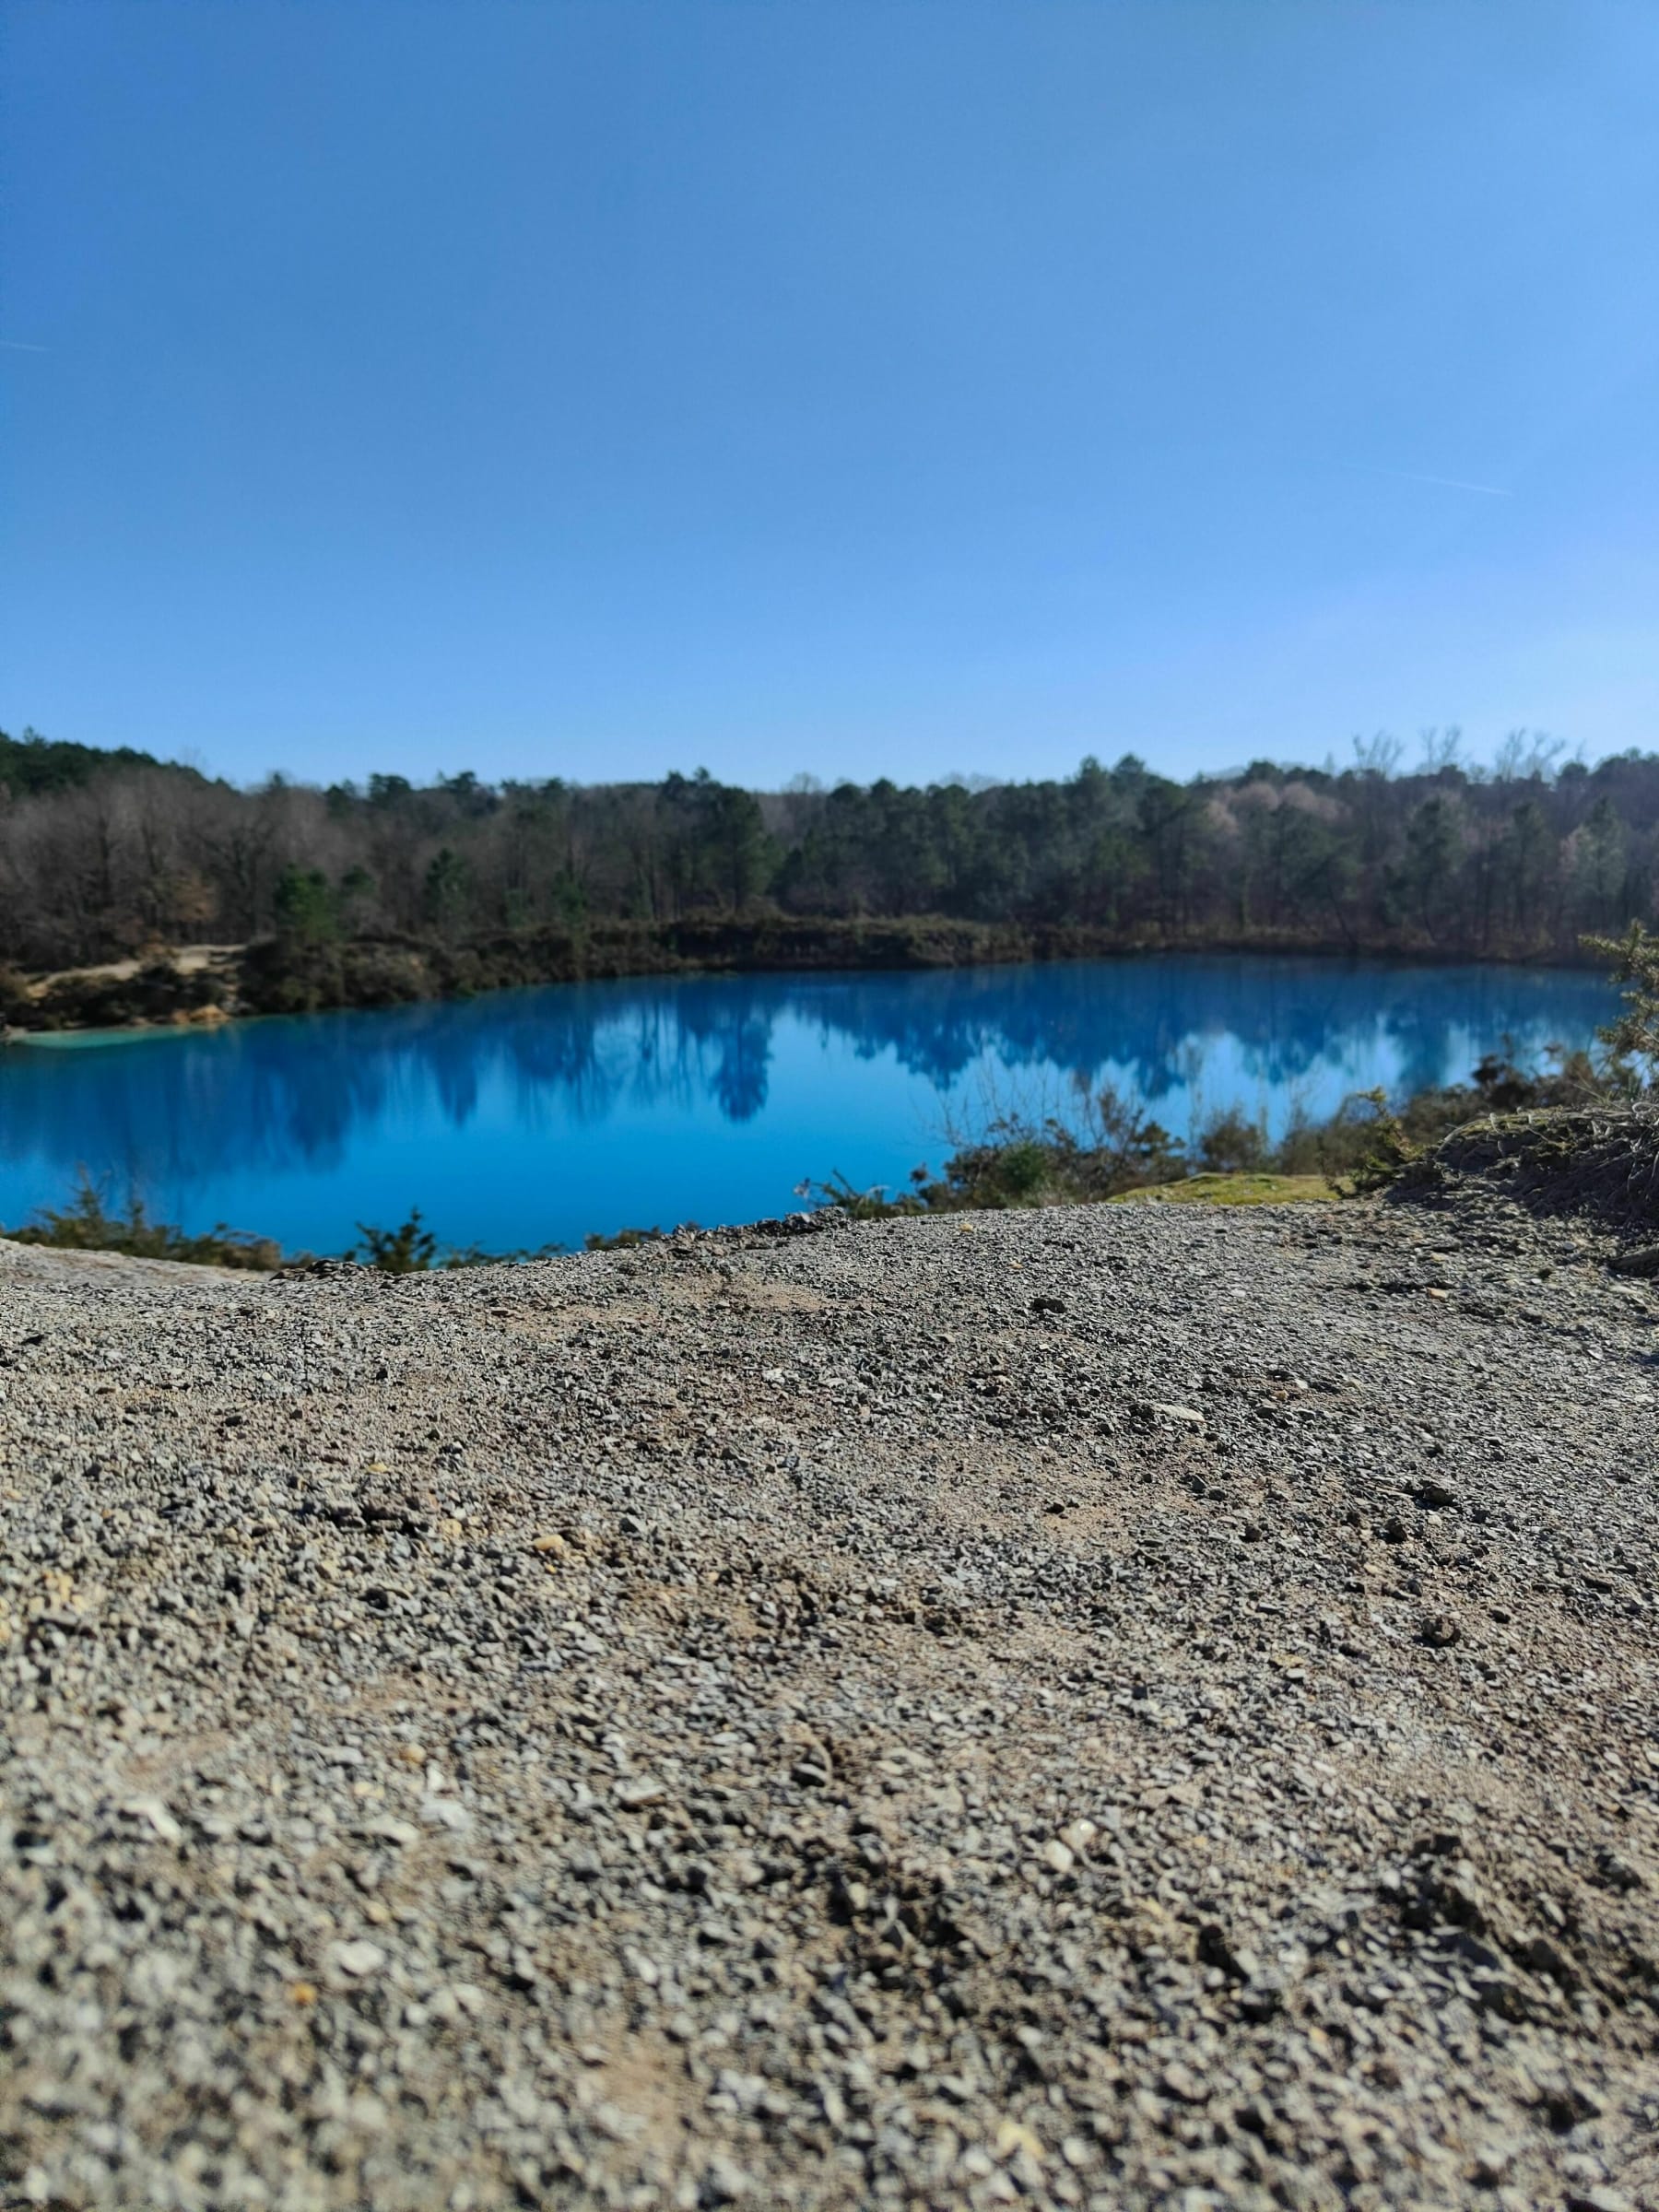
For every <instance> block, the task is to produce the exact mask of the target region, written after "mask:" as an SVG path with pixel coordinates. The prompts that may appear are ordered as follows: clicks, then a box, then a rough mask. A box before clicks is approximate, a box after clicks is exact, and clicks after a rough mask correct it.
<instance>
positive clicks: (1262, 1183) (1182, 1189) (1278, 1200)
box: [1106, 1175, 1340, 1206]
mask: <svg viewBox="0 0 1659 2212" xmlns="http://www.w3.org/2000/svg"><path fill="white" fill-rule="evenodd" d="M1338 1196H1340V1193H1339V1192H1338V1190H1337V1188H1336V1186H1335V1183H1334V1182H1328V1181H1327V1180H1326V1178H1325V1177H1324V1176H1323V1175H1187V1176H1183V1177H1182V1180H1181V1182H1156V1183H1153V1184H1151V1185H1150V1186H1149V1187H1148V1188H1147V1189H1146V1190H1144V1191H1120V1192H1119V1193H1118V1194H1117V1196H1116V1197H1114V1198H1109V1199H1108V1200H1107V1201H1106V1203H1107V1205H1108V1206H1311V1205H1324V1204H1325V1203H1326V1202H1327V1201H1328V1200H1330V1199H1333V1198H1336V1197H1338Z"/></svg>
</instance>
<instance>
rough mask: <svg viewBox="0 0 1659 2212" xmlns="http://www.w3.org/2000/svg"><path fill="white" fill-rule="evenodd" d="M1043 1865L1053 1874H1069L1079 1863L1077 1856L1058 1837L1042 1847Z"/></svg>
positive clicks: (1054, 1837) (1052, 1838) (1053, 1837)
mask: <svg viewBox="0 0 1659 2212" xmlns="http://www.w3.org/2000/svg"><path fill="white" fill-rule="evenodd" d="M1042 1863H1043V1865H1045V1866H1046V1867H1047V1868H1048V1870H1049V1872H1050V1873H1051V1874H1069V1873H1070V1872H1071V1870H1072V1868H1073V1867H1074V1866H1075V1865H1077V1853H1076V1852H1075V1851H1073V1850H1072V1848H1071V1846H1070V1844H1068V1843H1062V1842H1061V1841H1060V1839H1059V1837H1058V1836H1051V1837H1050V1838H1049V1840H1048V1841H1047V1842H1046V1843H1045V1844H1044V1845H1043V1847H1042Z"/></svg>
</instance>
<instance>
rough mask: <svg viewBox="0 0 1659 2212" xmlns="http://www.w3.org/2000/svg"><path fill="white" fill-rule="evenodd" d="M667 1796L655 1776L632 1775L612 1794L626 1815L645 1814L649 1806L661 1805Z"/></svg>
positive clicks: (618, 1785) (620, 1783)
mask: <svg viewBox="0 0 1659 2212" xmlns="http://www.w3.org/2000/svg"><path fill="white" fill-rule="evenodd" d="M667 1794H668V1793H667V1791H666V1790H665V1788H664V1787H663V1785H662V1783H660V1782H659V1781H658V1780H657V1779H656V1777H655V1775H654V1774H630V1775H629V1776H627V1777H626V1779H625V1780H623V1781H621V1782H619V1783H618V1784H617V1786H616V1788H615V1789H614V1790H613V1791H612V1792H611V1796H612V1797H613V1799H614V1800H615V1801H616V1803H617V1804H618V1805H619V1806H621V1808H622V1810H623V1811H624V1812H625V1813H639V1812H643V1811H644V1809H645V1808H646V1806H652V1805H661V1804H662V1803H663V1802H664V1800H665V1798H666V1797H667Z"/></svg>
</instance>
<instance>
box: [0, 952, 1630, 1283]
mask: <svg viewBox="0 0 1659 2212" xmlns="http://www.w3.org/2000/svg"><path fill="white" fill-rule="evenodd" d="M1613 1005H1614V997H1613V994H1612V991H1611V989H1610V988H1609V986H1608V985H1606V983H1605V982H1602V981H1601V979H1600V978H1599V977H1597V976H1594V975H1591V974H1583V973H1579V972H1576V971H1550V970H1538V969H1503V968H1467V967H1465V968H1394V967H1389V966H1385V965H1381V964H1374V963H1356V964H1339V963H1336V962H1333V961H1324V960H1318V961H1316V960H1292V959H1240V958H1218V959H1199V958H1189V957H1186V956H1167V957H1160V958H1156V959H1125V960H1113V961H1087V962H1078V963H1076V964H1065V965H1056V966H1052V967H1033V968H981V969H957V970H950V971H942V972H941V971H930V972H925V973H902V974H882V975H871V974H863V973H861V974H844V975H756V976H719V977H688V978H664V977H649V978H642V979H637V980H634V981H630V982H617V983H581V984H561V985H556V986H552V987H549V988H547V989H544V990H534V991H513V992H504V993H500V994H496V995H493V996H490V997H485V998H477V999H472V1000H467V1001H465V1002H462V1003H460V1004H457V1005H450V1006H406V1007H397V1008H394V1009H391V1010H388V1011H386V1012H382V1013H369V1014H319V1015H310V1016H305V1017H300V1018H292V1019H279V1020H263V1021H250V1022H243V1023H233V1024H230V1025H229V1026H228V1027H226V1028H224V1029H222V1030H217V1031H194V1030H155V1031H144V1032H138V1033H136V1034H125V1035H111V1034H108V1033H106V1034H103V1035H101V1036H91V1037H76V1038H65V1039H59V1040H55V1041H49V1042H30V1043H28V1044H19V1045H12V1046H8V1047H6V1048H3V1049H0V1222H5V1223H8V1224H10V1225H12V1226H14V1227H15V1226H17V1225H18V1224H19V1223H21V1222H22V1221H24V1220H25V1219H26V1218H28V1216H29V1214H30V1212H31V1211H32V1209H33V1208H35V1207H36V1206H41V1205H42V1204H48V1203H55V1202H58V1201H60V1200H61V1199H63V1198H64V1197H65V1196H66V1195H67V1194H68V1193H69V1191H70V1189H71V1188H72V1186H73V1184H74V1182H75V1179H76V1173H77V1171H78V1170H79V1169H81V1168H82V1167H84V1168H85V1169H86V1170H87V1171H88V1172H89V1173H90V1174H92V1175H93V1177H94V1178H95V1179H99V1180H100V1181H102V1182H105V1183H106V1184H107V1186H108V1193H109V1196H110V1198H111V1200H112V1202H118V1203H124V1201H125V1200H126V1198H127V1196H128V1194H130V1193H131V1192H132V1191H133V1190H137V1191H139V1192H141V1193H142V1194H143V1195H144V1197H145V1199H146V1201H147V1204H148V1205H149V1206H150V1209H151V1211H152V1213H154V1214H156V1215H159V1216H161V1217H164V1218H167V1219H169V1220H173V1221H178V1222H180V1223H181V1224H182V1225H183V1226H184V1227H185V1228H187V1229H190V1230H205V1229H209V1228H211V1227H212V1226H213V1225H214V1224H215V1223H216V1222H219V1221H223V1222H228V1223H229V1224H230V1225H231V1226H233V1227H235V1228H239V1229H244V1230H254V1231H257V1232H259V1233H260V1234H262V1235H265V1236H271V1237H275V1238H277V1239H278V1240H279V1241H280V1242H281V1243H282V1244H283V1245H284V1246H285V1247H287V1248H288V1249H290V1250H309V1251H312V1252H316V1253H338V1252H342V1251H344V1250H345V1249H346V1248H347V1246H348V1245H349V1244H350V1243H351V1242H352V1241H353V1240H354V1238H355V1236H356V1233H357V1232H356V1227H355V1225H356V1224H357V1223H359V1222H362V1221H368V1222H373V1223H376V1224H380V1225H386V1226H391V1225H394V1224H395V1223H396V1222H398V1221H401V1220H402V1219H403V1218H404V1217H405V1216H406V1214H407V1213H408V1211H409V1208H410V1207H411V1206H419V1207H420V1209H421V1212H422V1214H423V1215H424V1216H425V1218H426V1220H427V1222H428V1224H429V1226H430V1227H431V1228H432V1229H433V1230H435V1231H436V1232H437V1234H438V1236H439V1238H440V1239H441V1240H442V1241H446V1242H452V1243H457V1244H466V1243H475V1242H476V1243H480V1244H483V1245H486V1246H488V1247H490V1248H492V1249H503V1248H517V1247H522V1246H534V1245H539V1244H543V1243H547V1242H553V1243H560V1244H565V1245H569V1246H571V1247H579V1246H580V1244H581V1242H582V1238H583V1236H584V1235H586V1234H587V1233H588V1232H589V1231H590V1230H617V1229H620V1228H622V1227H624V1226H641V1227H643V1226H651V1225H655V1224H660V1225H662V1226H665V1227H667V1226H672V1225H673V1224H674V1223H676V1222H677V1221H684V1220H696V1221H700V1222H702V1223H704V1224H705V1225H707V1224H712V1223H715V1222H723V1221H743V1220H751V1219H754V1218H757V1217H759V1216H761V1215H769V1214H779V1213H785V1212H788V1211H789V1210H791V1208H793V1207H794V1206H798V1205H799V1204H800V1203H801V1201H800V1200H799V1199H798V1198H797V1197H796V1195H795V1190H796V1186H797V1185H798V1184H799V1183H801V1182H803V1181H804V1180H805V1179H806V1178H809V1177H810V1178H814V1179H819V1180H821V1179H824V1178H827V1177H829V1176H830V1174H831V1173H832V1172H833V1171H841V1172H843V1173H845V1174H846V1175H848V1176H849V1177H851V1179H852V1180H853V1182H855V1183H856V1184H858V1185H859V1186H860V1187H865V1186H867V1185H869V1184H871V1183H876V1182H885V1183H887V1184H888V1185H893V1184H898V1183H900V1182H903V1181H904V1180H905V1178H906V1177H907V1175H908V1174H909V1172H910V1171H911V1170H912V1168H913V1167H915V1166H916V1165H917V1164H918V1163H920V1162H922V1161H926V1162H928V1163H929V1164H930V1165H931V1166H932V1167H933V1168H935V1170H936V1169H937V1168H939V1167H940V1166H941V1165H942V1163H943V1160H944V1159H945V1155H946V1153H947V1151H948V1150H949V1149H950V1142H949V1136H948V1134H947V1132H948V1131H949V1130H951V1129H962V1130H969V1131H971V1130H973V1129H975V1128H977V1127H980V1126H982V1125H983V1123H984V1121H985V1119H986V1118H987V1116H988V1114H989V1112H991V1111H993V1110H994V1108H995V1107H996V1106H997V1105H999V1104H1000V1105H1010V1104H1013V1105H1024V1106H1026V1107H1028V1108H1036V1109H1039V1110H1041V1109H1044V1108H1048V1107H1052V1106H1053V1105H1056V1104H1063V1103H1064V1101H1065V1099H1066V1097H1067V1096H1068V1095H1069V1094H1070V1092H1071V1090H1072V1087H1073V1085H1074V1084H1075V1083H1076V1082H1077V1081H1084V1082H1087V1083H1088V1084H1091V1085H1092V1084H1098V1083H1101V1082H1111V1083H1112V1084H1114V1085H1115V1086H1117V1088H1119V1089H1120V1091H1122V1092H1123V1093H1124V1095H1126V1096H1132V1097H1134V1098H1136V1099H1138V1100H1142V1101H1144V1102H1146V1103H1147V1105H1149V1106H1150V1107H1151V1108H1152V1109H1153V1110H1154V1112H1156V1114H1157V1116H1158V1118H1159V1121H1161V1122H1162V1123H1163V1124H1164V1125H1165V1126H1166V1127H1167V1128H1169V1129H1170V1130H1171V1131H1172V1132H1173V1133H1175V1134H1176V1135H1186V1134H1187V1133H1188V1132H1189V1130H1190V1129H1191V1127H1192V1126H1193V1124H1194V1122H1195V1121H1202V1120H1203V1119H1204V1118H1206V1116H1208V1115H1209V1114H1212V1113H1214V1112H1217V1111H1218V1110H1219V1109H1222V1108H1227V1107H1231V1106H1241V1107H1242V1108H1243V1109H1244V1110H1245V1111H1246V1112H1248V1113H1250V1114H1251V1115H1253V1116H1257V1115H1259V1116H1263V1117H1265V1120H1266V1122H1267V1124H1268V1126H1269V1129H1270V1131H1271V1132H1272V1133H1274V1134H1277V1133H1278V1132H1279V1131H1281V1130H1282V1129H1283V1128H1284V1126H1285V1124H1287V1122H1288V1120H1289V1119H1290V1117H1291V1116H1292V1114H1293V1113H1295V1112H1298V1111H1300V1112H1302V1113H1304V1114H1306V1115H1308V1116H1310V1117H1312V1118H1320V1117H1322V1116H1324V1115H1325V1114H1328V1113H1330V1112H1334V1111H1335V1108H1336V1107H1337V1106H1339V1105H1340V1104H1341V1102H1342V1100H1343V1099H1344V1098H1345V1097H1346V1096H1347V1094H1348V1093H1349V1092H1351V1091H1354V1090H1359V1089H1365V1088H1370V1087H1371V1085H1373V1084H1378V1083H1381V1084H1383V1085H1386V1086H1387V1087H1388V1088H1389V1089H1390V1090H1393V1091H1395V1092H1403V1091H1406V1090H1411V1089H1417V1088H1422V1087H1423V1086H1425V1085H1429V1084H1438V1083H1443V1082H1450V1081H1453V1080H1455V1079H1457V1078H1460V1077H1465V1076H1466V1075H1467V1074H1468V1072H1469V1070H1470V1069H1471V1068H1473V1066H1474V1065H1475V1063H1476V1062H1477V1060H1478V1059H1479V1058H1480V1057H1481V1055H1482V1054H1483V1053H1488V1052H1492V1051H1499V1050H1502V1049H1508V1050H1509V1051H1510V1052H1511V1053H1512V1054H1514V1055H1515V1056H1516V1057H1518V1058H1519V1059H1521V1060H1522V1061H1523V1062H1524V1063H1525V1062H1527V1061H1535V1060H1536V1059H1537V1058H1538V1057H1539V1056H1540V1055H1541V1054H1542V1053H1543V1051H1544V1048H1545V1047H1546V1046H1547V1045H1548V1044H1550V1043H1553V1042H1559V1043H1563V1044H1567V1045H1583V1044H1587V1043H1588V1042H1589V1041H1590V1040H1591V1038H1592V1035H1593V1033H1594V1029H1595V1027H1596V1024H1597V1023H1598V1022H1601V1021H1605V1020H1606V1018H1608V1016H1609V1013H1610V1012H1611V1010H1612V1007H1613Z"/></svg>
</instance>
